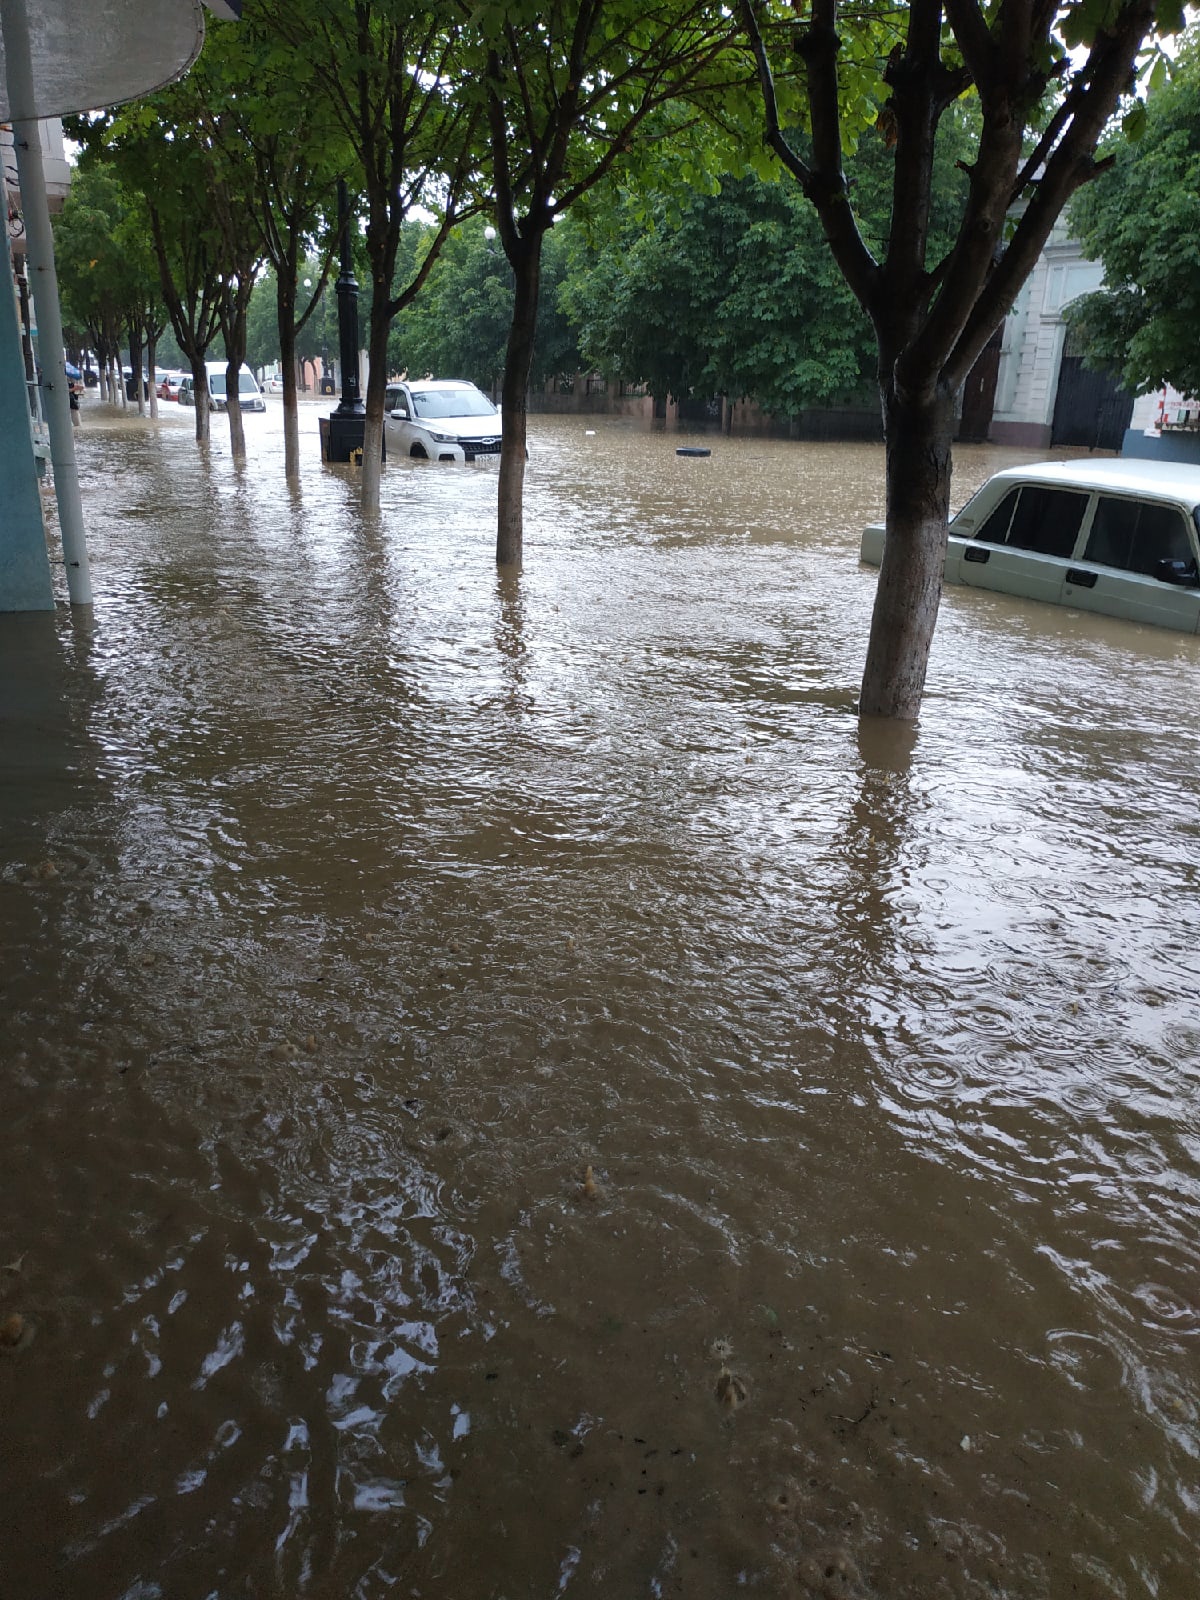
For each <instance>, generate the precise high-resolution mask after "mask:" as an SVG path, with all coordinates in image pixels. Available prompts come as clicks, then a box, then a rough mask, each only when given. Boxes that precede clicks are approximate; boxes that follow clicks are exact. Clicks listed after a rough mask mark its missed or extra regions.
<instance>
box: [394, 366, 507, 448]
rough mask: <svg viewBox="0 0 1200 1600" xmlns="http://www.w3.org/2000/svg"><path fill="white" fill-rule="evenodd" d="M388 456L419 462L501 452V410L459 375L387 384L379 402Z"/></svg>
mask: <svg viewBox="0 0 1200 1600" xmlns="http://www.w3.org/2000/svg"><path fill="white" fill-rule="evenodd" d="M383 412H384V415H383V433H384V439H385V441H386V444H387V450H388V454H389V455H393V456H410V457H412V458H413V459H414V460H417V461H475V460H476V459H478V458H480V457H483V458H487V457H498V456H499V454H500V413H499V412H498V411H497V410H496V407H495V406H494V405H493V404H492V402H491V401H490V400H489V399H488V397H487V395H485V394H484V393H483V392H482V390H480V389H477V388H476V387H475V385H474V384H473V383H464V382H462V381H461V380H460V379H449V378H443V379H434V378H425V379H421V380H418V381H414V382H411V383H410V382H407V381H405V382H402V383H389V384H388V386H387V396H386V398H385V400H384V404H383Z"/></svg>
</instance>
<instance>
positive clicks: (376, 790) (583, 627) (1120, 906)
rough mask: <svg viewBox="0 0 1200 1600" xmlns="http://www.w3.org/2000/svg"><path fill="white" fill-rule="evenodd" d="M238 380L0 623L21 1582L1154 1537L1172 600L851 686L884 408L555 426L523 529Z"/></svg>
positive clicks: (1124, 1567)
mask: <svg viewBox="0 0 1200 1600" xmlns="http://www.w3.org/2000/svg"><path fill="white" fill-rule="evenodd" d="M268 404H269V406H270V407H271V409H270V410H269V411H268V413H267V415H266V416H265V417H248V418H247V419H246V429H247V434H248V436H249V446H250V452H251V454H250V460H249V462H248V464H247V466H246V467H245V469H244V470H241V471H239V470H236V469H235V468H234V466H233V464H232V462H231V460H230V458H229V453H228V445H227V441H223V440H222V438H221V424H220V422H219V420H218V423H217V426H216V428H215V430H214V433H215V438H214V444H213V446H212V448H211V451H210V452H209V453H208V454H207V455H202V454H201V453H200V452H198V450H197V447H196V445H195V443H194V440H193V439H192V437H191V425H190V418H189V417H188V416H187V415H182V416H181V415H179V414H175V415H173V416H172V415H169V414H168V415H167V416H165V417H164V419H163V421H162V422H161V423H160V424H159V426H158V427H157V428H155V429H151V428H150V427H148V426H145V425H140V424H138V423H136V421H135V422H131V423H128V424H124V423H121V422H120V421H112V420H109V421H105V419H104V417H103V414H102V413H101V412H100V411H99V410H98V409H92V410H87V409H86V408H85V413H84V427H83V429H82V430H81V433H80V435H79V452H80V456H81V470H82V474H83V493H84V500H85V506H86V509H87V516H88V522H89V525H90V540H91V548H92V553H93V561H94V580H95V588H96V605H95V616H94V623H93V624H92V625H91V626H88V625H87V624H86V623H85V622H84V621H83V620H80V619H76V618H72V617H71V616H70V614H69V612H68V611H67V610H66V609H65V608H60V610H59V614H58V615H57V616H56V617H52V618H38V617H24V618H20V617H6V618H3V619H0V657H2V659H0V684H2V686H3V687H2V693H3V703H2V708H0V709H2V722H3V726H2V730H0V731H2V735H3V742H2V747H0V778H2V783H0V938H2V940H3V965H2V974H3V1008H4V1010H3V1030H2V1041H0V1050H2V1053H3V1071H2V1072H0V1138H2V1141H3V1143H2V1146H0V1160H2V1169H0V1170H2V1171H3V1177H4V1181H3V1188H2V1191H0V1192H2V1195H3V1206H2V1209H0V1340H7V1344H6V1346H5V1348H4V1349H2V1350H0V1408H2V1411H0V1414H2V1417H3V1424H2V1435H0V1452H2V1457H0V1461H2V1464H0V1527H2V1535H0V1594H2V1595H3V1596H4V1600H43V1597H55V1600H227V1597H228V1600H242V1597H268V1596H281V1597H306V1600H308V1597H312V1600H332V1597H337V1600H345V1597H355V1600H380V1597H384V1596H397V1597H400V1596H403V1597H409V1596H417V1597H426V1600H428V1597H437V1600H501V1597H503V1600H524V1597H537V1600H556V1597H559V1596H565V1597H567V1600H574V1597H579V1596H585V1595H595V1596H603V1597H612V1600H632V1597H636V1596H647V1597H662V1596H669V1595H683V1596H687V1597H689V1600H731V1597H732V1596H734V1595H735V1594H738V1593H741V1592H742V1591H746V1592H747V1593H751V1594H759V1595H763V1596H782V1597H792V1596H796V1597H804V1600H808V1597H844V1600H876V1597H877V1600H900V1597H905V1600H908V1597H911V1600H942V1597H945V1600H951V1597H953V1600H973V1597H976V1596H979V1597H982V1596H988V1597H996V1596H1001V1597H1004V1600H1042V1597H1044V1600H1060V1597H1063V1596H1083V1597H1095V1600H1099V1597H1106V1600H1108V1597H1122V1600H1125V1597H1129V1600H1132V1597H1141V1596H1145V1597H1151V1596H1153V1597H1157V1600H1188V1597H1193V1596H1195V1595H1196V1594H1197V1593H1198V1592H1200V1589H1198V1587H1197V1586H1198V1584H1200V1579H1197V1576H1196V1570H1197V1569H1196V1554H1195V1552H1196V1544H1197V1535H1198V1534H1200V1366H1198V1361H1200V1234H1198V1225H1200V1127H1198V1120H1197V1111H1198V1106H1200V1012H1198V1007H1197V979H1198V976H1200V954H1198V938H1197V933H1198V923H1200V909H1198V907H1200V898H1198V895H1197V888H1198V884H1197V875H1198V862H1200V807H1198V805H1197V792H1196V791H1197V770H1198V765H1200V763H1198V756H1200V728H1198V724H1197V716H1196V706H1197V681H1198V673H1200V641H1197V640H1196V639H1190V638H1185V637H1183V636H1180V635H1175V634H1170V633H1165V632H1156V631H1152V630H1146V629H1138V628H1136V627H1133V626H1128V625H1124V624H1121V623H1117V622H1115V621H1108V620H1106V619H1104V618H1099V617H1094V616H1080V615H1076V614H1073V613H1071V612H1068V611H1065V610H1053V609H1049V608H1038V607H1036V606H1034V605H1022V604H1018V603H1017V602H1010V601H1008V600H1006V599H1004V598H1002V597H998V596H992V595H988V594H986V593H983V592H981V591H965V590H952V591H951V592H949V593H948V594H947V596H946V599H945V602H944V605H943V610H942V618H941V623H940V627H939V632H938V637H937V643H936V649H935V656H934V660H933V665H932V671H931V677H930V685H929V695H928V699H927V702H926V706H925V711H924V715H923V717H922V719H921V724H920V728H919V730H918V732H917V733H916V735H915V737H906V736H904V735H898V734H895V733H893V734H891V735H888V734H886V733H883V734H880V733H878V732H872V731H871V730H865V731H860V729H859V727H858V725H857V722H856V719H855V717H854V715H853V712H852V707H853V704H854V699H855V695H856V693H857V686H858V679H859V674H860V671H861V664H862V658H863V651H864V647H865V639H866V630H867V624H868V618H869V611H870V605H871V599H872V592H873V587H874V582H875V575H874V573H873V572H871V571H868V570H866V569H861V568H860V567H859V565H858V562H857V542H858V533H859V529H860V526H861V524H862V522H863V521H864V519H866V518H868V517H872V516H876V515H877V514H878V512H879V509H880V504H881V458H880V453H879V451H878V450H876V449H874V448H866V447H860V446H848V445H803V444H785V443H766V442H755V441H749V440H727V439H723V438H720V437H714V438H710V439H709V440H707V441H706V442H707V443H709V444H711V446H712V455H711V456H710V457H709V458H707V459H687V458H680V457H677V456H676V454H675V448H676V445H677V444H678V443H680V442H681V441H680V439H679V437H678V436H677V435H673V434H663V433H659V432H651V431H645V430H642V429H639V428H638V427H637V426H635V425H633V424H630V423H619V422H614V421H606V420H603V419H599V420H596V419H570V420H565V421H558V420H555V421H551V420H548V419H534V421H533V424H532V426H533V429H534V432H533V446H532V455H531V459H530V465H529V487H528V491H527V516H528V523H527V547H526V570H525V573H524V576H523V577H522V578H520V580H519V581H508V582H502V581H498V579H497V574H496V570H495V566H494V562H493V554H492V552H493V538H494V533H493V508H494V503H495V477H494V474H493V472H492V471H491V470H489V469H475V468H469V469H462V468H454V469H433V468H429V467H419V466H414V465H412V464H409V463H403V462H402V463H394V464H391V465H389V467H388V468H387V471H386V475H385V482H384V490H383V494H384V508H383V512H382V515H381V516H380V517H379V518H378V519H376V520H370V519H365V518H364V517H363V516H362V515H361V514H360V512H359V511H358V509H357V508H356V505H355V499H354V492H353V482H352V477H351V471H350V469H335V470H331V469H324V468H322V467H321V465H320V463H319V461H318V459H317V441H316V418H317V414H318V409H317V407H315V406H308V407H305V408H304V411H303V427H304V448H305V452H306V455H305V471H304V476H303V480H302V482H301V484H300V485H299V486H298V487H297V488H294V489H291V490H289V489H288V487H287V486H286V485H285V483H284V481H283V479H282V475H281V471H280V463H281V458H282V434H281V427H280V414H279V405H280V402H279V401H278V399H276V398H274V397H272V398H271V399H270V400H269V402H268ZM170 409H171V408H170V407H164V410H165V411H167V412H168V413H169V412H170ZM1014 459H1017V457H1015V456H1014V455H1013V453H1011V452H1009V453H1004V452H999V451H994V450H992V451H989V450H984V449H975V450H965V451H961V452H960V453H959V457H958V479H957V487H956V499H960V498H961V497H962V495H963V494H964V493H965V491H966V490H967V489H969V488H972V487H974V486H975V484H976V483H978V482H979V481H980V480H981V479H982V478H983V477H984V476H986V475H987V473H988V472H989V471H991V470H993V469H994V468H995V467H996V466H998V465H1000V464H1003V463H1005V462H1007V461H1011V460H1014ZM589 1168H590V1169H591V1172H590V1176H589V1172H588V1169H589Z"/></svg>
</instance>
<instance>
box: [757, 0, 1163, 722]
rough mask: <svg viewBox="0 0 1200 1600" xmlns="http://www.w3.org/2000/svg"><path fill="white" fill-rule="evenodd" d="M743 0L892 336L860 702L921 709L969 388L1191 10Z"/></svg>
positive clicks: (1110, 3)
mask: <svg viewBox="0 0 1200 1600" xmlns="http://www.w3.org/2000/svg"><path fill="white" fill-rule="evenodd" d="M739 4H740V8H741V15H742V19H743V22H744V25H745V28H746V32H747V35H748V37H749V39H750V42H751V46H752V48H753V50H754V53H755V59H756V62H757V65H758V72H759V80H760V84H761V87H762V92H763V98H764V106H765V113H766V116H765V138H766V142H767V146H768V148H769V149H770V150H771V151H772V152H773V153H774V155H775V156H776V157H777V158H778V160H779V161H780V162H781V163H782V165H783V167H784V168H785V169H786V171H787V172H788V173H790V174H791V176H792V178H794V180H795V181H796V182H797V183H798V184H799V186H800V189H801V191H802V193H803V194H804V195H805V197H806V199H807V200H808V201H809V202H810V203H811V204H812V205H813V206H814V207H815V209H816V212H817V215H818V216H819V218H820V220H821V226H822V228H823V230H824V233H825V238H826V240H827V242H828V245H829V248H830V250H831V251H832V253H833V257H834V259H835V261H836V262H837V265H838V268H839V270H840V271H841V273H842V274H843V276H844V277H845V279H846V282H847V283H848V284H849V286H850V288H851V289H852V291H853V292H854V295H855V298H856V299H857V300H858V302H859V304H860V305H861V306H862V307H863V310H864V311H865V312H866V313H867V316H868V317H869V318H870V320H871V324H872V328H873V330H874V334H875V342H876V348H877V356H878V364H877V376H878V383H879V392H880V399H881V403H882V408H883V422H884V438H885V452H886V468H885V471H886V480H887V540H886V544H885V548H884V556H883V565H882V567H881V569H880V575H879V583H878V587H877V589H876V595H875V609H874V613H873V615H872V621H871V634H870V641H869V643H868V647H867V660H866V666H865V669H864V673H863V682H862V695H861V699H860V710H861V712H862V713H863V714H864V715H880V716H886V717H895V718H903V719H913V718H915V717H916V716H917V714H918V711H919V709H920V704H921V697H922V694H923V691H924V684H925V674H926V670H927V666H928V661H929V649H930V645H931V642H932V639H933V630H934V626H935V623H936V620H937V611H938V602H939V599H940V596H941V575H942V566H943V563H944V560H945V551H946V530H947V524H948V519H949V505H950V471H951V459H950V441H951V433H952V429H953V419H954V403H955V396H956V395H957V393H958V390H959V389H960V388H961V386H962V383H963V381H964V379H965V378H966V376H967V374H968V373H969V372H970V370H971V368H972V366H973V365H974V363H975V361H976V359H977V358H978V356H979V355H980V354H981V352H982V350H983V348H984V345H985V344H986V343H987V341H988V339H989V338H990V337H991V334H992V333H993V332H994V330H995V329H996V327H997V326H998V325H999V323H1000V321H1001V320H1002V318H1003V317H1004V315H1005V314H1006V312H1007V311H1008V310H1009V309H1010V307H1011V306H1012V303H1013V301H1014V299H1015V298H1016V295H1017V292H1018V291H1019V289H1020V287H1021V285H1022V283H1023V282H1024V281H1025V279H1026V277H1027V276H1028V275H1029V273H1030V271H1031V270H1032V268H1033V266H1034V264H1035V262H1036V261H1037V258H1038V255H1039V254H1040V252H1041V250H1042V247H1043V246H1044V245H1045V243H1046V240H1047V238H1048V237H1049V234H1050V230H1051V228H1052V227H1053V225H1054V223H1055V221H1056V220H1057V218H1058V216H1059V214H1060V213H1061V211H1062V209H1063V207H1064V206H1065V205H1066V203H1067V201H1068V200H1069V199H1070V198H1071V196H1072V195H1073V194H1074V193H1075V192H1076V190H1077V189H1079V188H1080V187H1081V186H1082V185H1083V184H1084V183H1086V182H1087V181H1088V180H1089V179H1090V178H1091V177H1093V176H1094V175H1095V173H1096V171H1097V163H1096V159H1095V153H1096V147H1097V144H1098V142H1099V140H1100V138H1101V136H1102V134H1103V133H1104V130H1105V128H1106V126H1107V124H1108V122H1109V119H1110V118H1111V116H1112V115H1113V112H1114V111H1115V109H1116V107H1117V105H1118V102H1119V101H1120V99H1121V96H1122V95H1123V94H1126V93H1127V92H1129V91H1130V90H1131V88H1132V86H1133V83H1134V74H1135V66H1136V63H1137V60H1138V56H1139V53H1140V52H1141V50H1142V48H1143V46H1144V44H1145V42H1146V41H1147V40H1148V39H1149V38H1150V37H1151V36H1152V35H1153V34H1154V33H1155V31H1156V30H1157V31H1158V32H1160V33H1161V32H1166V31H1178V29H1179V28H1180V27H1181V26H1182V5H1181V3H1180V0H1067V3H1066V4H1064V5H1057V4H1055V3H1053V0H910V3H909V4H908V5H907V7H905V9H903V10H902V11H896V10H891V9H888V8H885V7H882V6H878V5H874V4H868V5H867V6H865V7H863V8H861V9H856V10H853V11H851V10H850V9H849V7H848V6H846V5H845V4H844V0H811V3H810V4H808V5H807V6H804V7H802V8H801V11H800V17H799V20H797V16H796V13H795V12H793V11H792V9H791V8H790V6H785V5H784V4H783V3H782V0H739ZM1071 51H1074V52H1075V54H1074V55H1072V54H1070V53H1069V52H1071ZM793 64H794V66H795V75H794V76H793V75H792V69H793ZM967 94H974V95H975V96H977V97H978V101H979V107H980V132H979V139H978V144H977V148H976V151H975V154H974V159H973V160H972V161H971V162H970V163H969V164H968V174H967V175H968V179H969V182H968V185H967V190H966V193H965V196H964V199H963V204H962V208H961V213H960V218H959V224H958V228H957V231H956V236H955V239H954V242H953V244H952V245H951V247H950V248H949V249H948V250H946V251H944V252H943V251H940V250H937V249H936V248H935V247H934V246H933V241H932V239H931V232H930V212H931V206H932V200H933V168H934V152H935V148H936V141H937V132H938V128H939V125H940V124H941V122H942V120H943V118H944V117H945V116H946V115H947V113H948V112H949V110H950V108H951V107H952V106H954V105H955V104H956V102H958V101H959V100H960V99H962V98H963V96H965V95H967ZM872 122H875V123H877V125H878V126H879V127H880V129H881V131H882V132H883V133H884V136H885V138H886V139H887V141H888V143H889V145H890V147H891V150H892V175H891V226H890V229H889V232H888V235H887V238H886V239H885V240H884V241H882V244H881V246H880V247H879V248H878V250H875V249H872V248H871V247H870V245H869V244H868V242H867V240H866V239H865V238H864V236H863V232H862V230H861V228H860V225H859V221H858V218H857V216H856V212H855V206H854V200H853V193H852V190H851V186H850V183H849V181H848V173H847V160H849V163H850V168H851V170H853V166H854V162H855V157H854V156H853V154H851V155H850V156H849V158H847V156H846V152H847V151H848V150H849V151H851V152H853V150H854V148H855V146H856V145H857V144H858V143H859V139H860V135H861V133H862V130H863V129H864V128H865V127H866V126H868V125H869V124H870V123H872ZM802 126H803V127H804V128H806V129H807V132H808V142H807V145H803V144H802V143H801V141H800V138H799V136H798V135H799V131H800V129H801V127H802Z"/></svg>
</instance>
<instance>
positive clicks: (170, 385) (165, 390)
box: [158, 372, 184, 400]
mask: <svg viewBox="0 0 1200 1600" xmlns="http://www.w3.org/2000/svg"><path fill="white" fill-rule="evenodd" d="M183 377H184V375H183V373H182V372H164V373H163V375H162V382H161V383H160V384H159V386H158V398H159V399H160V400H178V399H179V385H180V384H181V383H182V382H183Z"/></svg>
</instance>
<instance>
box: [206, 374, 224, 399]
mask: <svg viewBox="0 0 1200 1600" xmlns="http://www.w3.org/2000/svg"><path fill="white" fill-rule="evenodd" d="M208 387H209V391H210V393H212V394H224V393H225V374H224V373H223V372H214V373H213V374H212V376H211V377H210V378H209V380H208Z"/></svg>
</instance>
